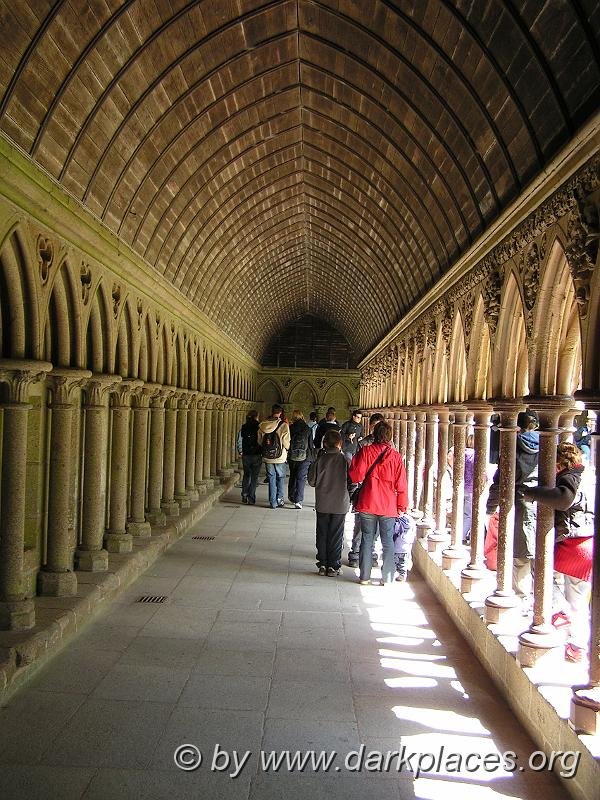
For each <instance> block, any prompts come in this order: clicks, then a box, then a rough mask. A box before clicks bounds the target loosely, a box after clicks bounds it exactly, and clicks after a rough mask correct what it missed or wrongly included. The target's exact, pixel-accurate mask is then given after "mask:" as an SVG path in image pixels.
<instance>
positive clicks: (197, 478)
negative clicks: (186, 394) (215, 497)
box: [194, 395, 206, 494]
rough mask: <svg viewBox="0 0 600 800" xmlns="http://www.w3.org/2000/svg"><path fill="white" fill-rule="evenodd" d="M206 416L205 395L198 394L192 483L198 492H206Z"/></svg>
mask: <svg viewBox="0 0 600 800" xmlns="http://www.w3.org/2000/svg"><path fill="white" fill-rule="evenodd" d="M205 417H206V397H204V395H200V396H199V397H198V399H197V401H196V467H195V472H194V483H195V485H196V489H197V490H198V493H199V494H206V484H205V482H204V457H205V452H204V420H205Z"/></svg>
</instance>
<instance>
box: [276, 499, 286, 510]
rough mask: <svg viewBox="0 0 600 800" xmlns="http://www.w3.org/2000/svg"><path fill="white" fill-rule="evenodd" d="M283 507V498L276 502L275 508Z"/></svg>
mask: <svg viewBox="0 0 600 800" xmlns="http://www.w3.org/2000/svg"><path fill="white" fill-rule="evenodd" d="M284 507H285V500H284V499H283V497H282V498H281V499H280V500H278V501H277V508H284Z"/></svg>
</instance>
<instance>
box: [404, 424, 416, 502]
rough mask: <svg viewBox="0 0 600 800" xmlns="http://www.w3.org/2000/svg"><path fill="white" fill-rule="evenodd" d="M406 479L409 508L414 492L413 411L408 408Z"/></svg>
mask: <svg viewBox="0 0 600 800" xmlns="http://www.w3.org/2000/svg"><path fill="white" fill-rule="evenodd" d="M406 480H407V482H408V506H409V509H410V506H411V503H412V500H413V497H414V493H415V412H414V411H413V410H412V409H410V408H409V409H408V410H407V412H406Z"/></svg>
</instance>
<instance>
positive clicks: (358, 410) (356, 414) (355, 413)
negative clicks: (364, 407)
mask: <svg viewBox="0 0 600 800" xmlns="http://www.w3.org/2000/svg"><path fill="white" fill-rule="evenodd" d="M359 414H360V416H361V417H362V411H361V410H360V408H357V409H356V411H353V412H352V416H353V417H356V416H358V415H359Z"/></svg>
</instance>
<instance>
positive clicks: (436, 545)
mask: <svg viewBox="0 0 600 800" xmlns="http://www.w3.org/2000/svg"><path fill="white" fill-rule="evenodd" d="M437 415H438V424H437V428H438V431H437V433H438V435H437V470H436V473H437V481H436V489H435V504H434V521H435V528H434V530H433V531H432V532H430V533H429V534H428V535H427V550H428V551H429V552H430V553H439V552H441V551H442V550H443V548H444V547H446V546H447V545H448V542H449V539H450V536H449V534H448V525H447V518H446V517H447V515H446V500H447V493H446V485H445V483H444V476H445V474H446V467H447V463H448V462H447V459H448V427H449V425H448V418H449V416H450V412H449V410H448V408H446V407H444V406H441V407H439V408H438V409H437Z"/></svg>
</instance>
